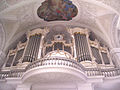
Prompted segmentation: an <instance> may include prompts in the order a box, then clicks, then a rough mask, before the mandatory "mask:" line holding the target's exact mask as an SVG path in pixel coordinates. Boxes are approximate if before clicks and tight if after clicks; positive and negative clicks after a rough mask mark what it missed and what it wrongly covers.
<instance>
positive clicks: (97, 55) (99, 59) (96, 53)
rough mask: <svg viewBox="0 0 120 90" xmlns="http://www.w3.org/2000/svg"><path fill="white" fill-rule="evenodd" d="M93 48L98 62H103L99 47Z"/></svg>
mask: <svg viewBox="0 0 120 90" xmlns="http://www.w3.org/2000/svg"><path fill="white" fill-rule="evenodd" d="M91 50H92V54H93V56H94V57H95V59H96V60H95V61H96V62H97V63H98V64H102V59H101V56H100V53H99V49H97V48H95V47H92V46H91Z"/></svg>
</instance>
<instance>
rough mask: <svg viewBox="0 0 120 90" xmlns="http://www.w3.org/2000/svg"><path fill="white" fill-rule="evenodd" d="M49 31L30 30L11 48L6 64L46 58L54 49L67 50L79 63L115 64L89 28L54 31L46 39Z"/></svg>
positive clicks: (64, 51)
mask: <svg viewBox="0 0 120 90" xmlns="http://www.w3.org/2000/svg"><path fill="white" fill-rule="evenodd" d="M49 32H52V31H45V29H43V30H40V29H37V30H32V31H29V32H28V33H27V34H26V36H27V37H26V38H27V39H26V38H24V40H23V41H22V42H19V43H18V44H17V47H16V48H15V49H13V50H9V53H8V55H7V61H6V64H5V65H4V66H5V67H15V66H18V65H19V64H23V63H25V62H29V63H30V62H34V61H35V60H37V59H38V56H39V57H40V58H44V57H46V55H48V54H49V53H50V54H52V52H53V51H60V52H63V53H66V52H67V53H69V55H71V56H70V57H72V59H74V60H76V59H77V62H79V63H81V62H86V61H89V63H90V62H94V61H95V64H96V65H98V64H99V65H113V64H112V61H111V59H110V58H109V56H108V55H109V52H108V50H107V48H106V47H105V46H101V45H100V44H99V41H97V39H93V38H92V39H90V38H89V34H90V33H89V31H88V30H86V29H80V28H75V29H74V28H73V29H70V30H67V33H68V34H67V33H66V32H65V34H64V32H62V34H61V33H53V34H54V35H53V34H51V36H50V37H49V38H47V39H45V38H46V36H47V34H48V33H49ZM68 36H69V37H68ZM47 37H48V36H47ZM70 38H71V39H70ZM68 39H69V40H68ZM48 56H49V55H48Z"/></svg>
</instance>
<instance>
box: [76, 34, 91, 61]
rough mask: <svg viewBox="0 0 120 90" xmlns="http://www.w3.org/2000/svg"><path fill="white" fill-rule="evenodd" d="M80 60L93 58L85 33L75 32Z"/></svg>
mask: <svg viewBox="0 0 120 90" xmlns="http://www.w3.org/2000/svg"><path fill="white" fill-rule="evenodd" d="M74 37H75V45H76V54H77V58H78V61H79V62H80V61H85V60H91V57H90V52H89V48H88V43H87V38H86V35H85V34H80V33H74Z"/></svg>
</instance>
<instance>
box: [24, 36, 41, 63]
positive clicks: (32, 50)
mask: <svg viewBox="0 0 120 90" xmlns="http://www.w3.org/2000/svg"><path fill="white" fill-rule="evenodd" d="M41 36H42V35H41V34H35V35H34V36H30V38H29V42H28V46H27V49H26V51H25V56H24V59H23V62H32V61H34V60H35V59H36V58H37V56H38V52H39V47H40V40H41ZM26 57H27V58H26Z"/></svg>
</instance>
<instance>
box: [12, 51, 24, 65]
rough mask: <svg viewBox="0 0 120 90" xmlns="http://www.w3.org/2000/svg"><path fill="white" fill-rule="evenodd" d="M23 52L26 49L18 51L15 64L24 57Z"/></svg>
mask: <svg viewBox="0 0 120 90" xmlns="http://www.w3.org/2000/svg"><path fill="white" fill-rule="evenodd" d="M23 52H24V49H21V50H19V51H18V52H17V55H16V57H15V60H14V62H13V66H16V65H17V64H18V63H19V59H20V58H21V57H22V55H23Z"/></svg>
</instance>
